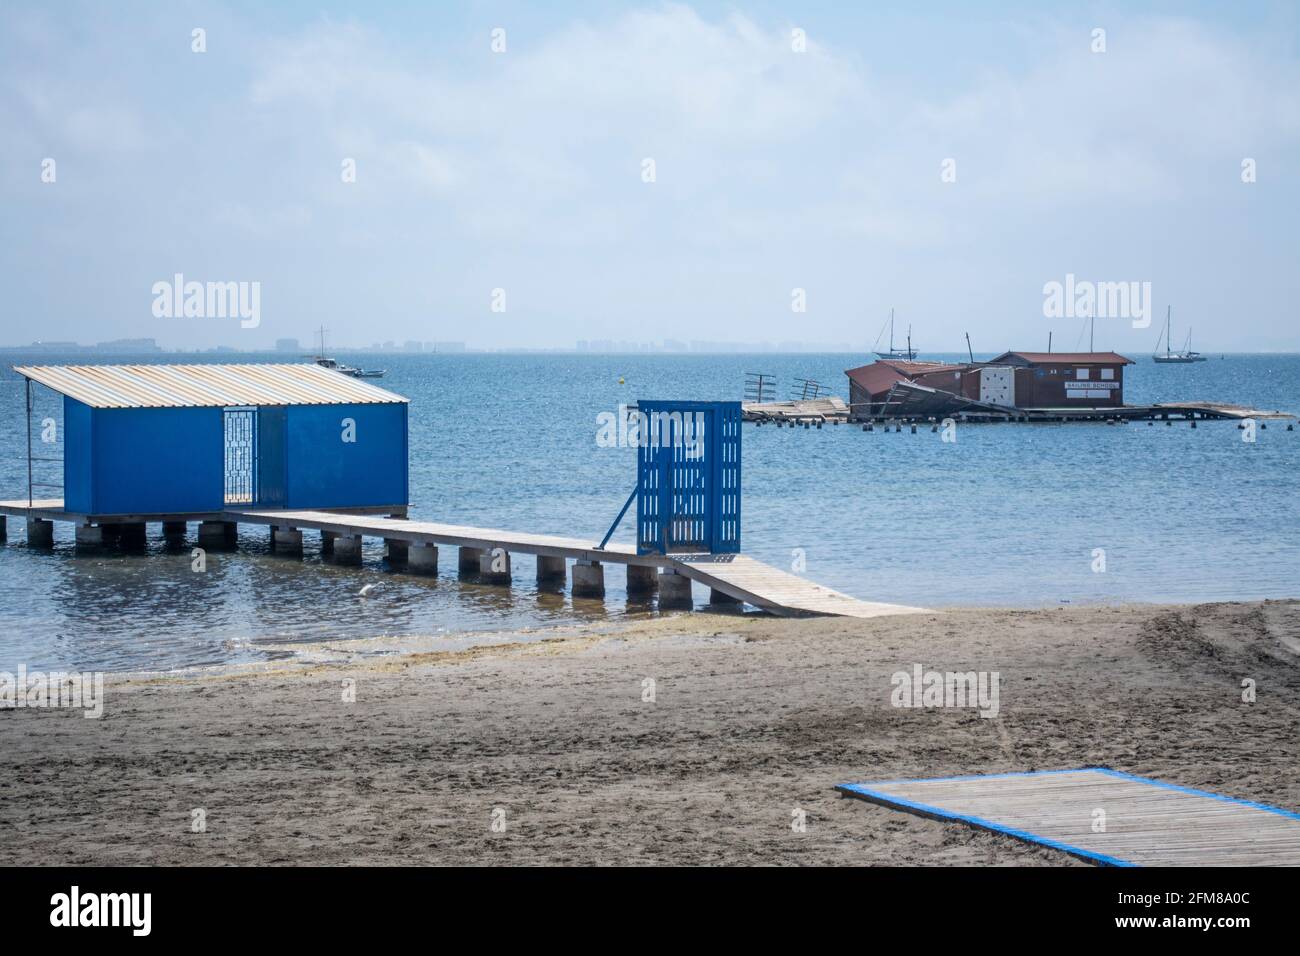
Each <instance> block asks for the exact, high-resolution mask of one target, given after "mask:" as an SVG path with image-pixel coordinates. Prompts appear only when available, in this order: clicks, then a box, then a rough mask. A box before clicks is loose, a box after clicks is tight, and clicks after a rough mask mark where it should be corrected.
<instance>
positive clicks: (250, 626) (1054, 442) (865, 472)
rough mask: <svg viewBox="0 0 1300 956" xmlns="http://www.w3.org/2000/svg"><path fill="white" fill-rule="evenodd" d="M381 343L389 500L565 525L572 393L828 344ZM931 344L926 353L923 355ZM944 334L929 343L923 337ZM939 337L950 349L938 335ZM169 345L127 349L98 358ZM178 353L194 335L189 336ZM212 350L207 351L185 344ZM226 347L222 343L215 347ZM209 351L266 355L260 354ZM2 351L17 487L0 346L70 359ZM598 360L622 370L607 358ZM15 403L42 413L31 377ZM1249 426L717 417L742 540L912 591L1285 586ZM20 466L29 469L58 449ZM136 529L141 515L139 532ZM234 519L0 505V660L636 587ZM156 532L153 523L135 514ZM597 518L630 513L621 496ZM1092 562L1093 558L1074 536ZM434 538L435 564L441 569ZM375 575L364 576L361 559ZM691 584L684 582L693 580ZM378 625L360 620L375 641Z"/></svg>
mask: <svg viewBox="0 0 1300 956" xmlns="http://www.w3.org/2000/svg"><path fill="white" fill-rule="evenodd" d="M338 357H339V358H340V359H341V360H343V361H348V362H351V363H352V364H358V365H376V364H378V365H382V366H384V367H386V368H387V369H388V375H387V377H386V378H385V379H384V381H383V382H382V383H381V384H382V385H384V386H385V387H387V388H390V389H392V390H394V391H396V392H399V393H401V394H403V395H405V396H407V397H409V398H410V399H411V400H412V404H411V416H410V430H411V496H412V501H413V508H412V516H414V517H422V518H428V519H431V520H438V521H447V522H453V523H459V524H469V525H483V526H494V527H503V528H512V529H520V530H528V531H535V532H550V533H556V534H567V535H579V536H587V537H590V538H591V540H592V541H593V542H597V541H599V540H600V538H601V537H602V536H603V535H604V533H605V530H606V528H607V527H608V525H609V523H610V521H611V520H612V519H613V518H614V516H615V515H616V514H617V512H618V509H619V508H620V507H621V506H622V504H623V502H624V500H625V499H626V497H627V495H628V493H629V492H630V491H631V489H632V486H633V483H634V462H635V459H634V453H633V451H631V450H629V449H619V448H599V447H597V445H596V430H597V424H596V416H597V415H598V414H599V413H600V412H602V411H613V410H615V409H616V408H617V407H618V405H619V404H620V403H626V402H632V401H635V400H636V399H638V398H697V399H736V398H739V397H740V395H741V391H742V388H743V382H744V377H745V374H744V373H745V372H746V371H751V370H754V371H764V372H770V373H773V374H775V375H776V376H778V378H779V381H780V388H781V390H782V393H783V394H782V397H785V396H784V392H785V391H786V390H788V388H789V386H790V383H791V380H792V379H793V378H794V377H796V376H799V377H808V378H816V379H819V380H820V381H822V382H826V383H829V384H831V385H832V386H833V387H834V389H835V390H836V392H837V393H839V394H841V395H843V394H846V392H847V388H846V385H845V379H844V376H843V370H844V369H845V368H848V367H850V366H852V365H857V364H861V363H862V362H864V361H866V359H865V358H862V357H860V356H852V355H761V356H756V355H751V356H743V355H740V356H721V355H711V356H703V355H699V356H697V355H692V356H669V355H599V356H597V355H590V356H587V355H545V356H543V355H537V356H532V355H446V356H443V355H386V356H374V355H349V354H346V353H344V354H340V355H339V356H338ZM927 357H932V356H927ZM938 357H943V356H938ZM949 358H952V359H958V358H960V356H949ZM137 360H146V361H184V362H192V361H196V358H195V357H194V356H158V355H155V356H150V357H148V358H147V359H142V358H140V357H132V356H121V357H117V356H115V357H112V358H100V359H98V361H113V362H121V361H137ZM199 360H201V359H199ZM211 360H213V361H219V360H222V359H221V358H220V357H216V356H214V357H212V358H211ZM226 360H229V359H228V358H227V359H226ZM234 360H236V361H276V360H282V359H277V357H276V356H273V355H263V356H246V355H245V356H239V357H238V358H236V359H234ZM86 361H87V359H86V357H85V356H84V355H83V356H70V355H29V354H23V355H16V354H15V355H10V356H6V357H5V361H4V371H3V373H2V374H0V441H3V448H4V449H5V454H4V456H3V460H2V461H0V497H12V498H18V497H22V496H24V494H25V489H26V465H25V461H24V457H23V447H24V443H25V438H24V419H23V405H22V388H21V380H20V379H19V378H18V377H17V376H15V375H14V374H13V372H12V371H10V370H9V365H10V364H15V363H17V364H22V363H27V362H31V363H59V362H86ZM620 378H621V379H623V384H620V381H619V380H620ZM1125 388H1126V397H1127V399H1128V401H1130V402H1132V403H1135V404H1136V403H1144V402H1154V401H1173V400H1179V399H1185V400H1193V399H1213V400H1220V401H1228V402H1237V403H1242V404H1251V405H1254V406H1256V407H1261V408H1269V409H1272V408H1280V409H1284V410H1288V411H1293V412H1294V411H1300V355H1229V356H1227V357H1226V358H1220V357H1219V356H1218V355H1215V356H1213V357H1212V358H1211V359H1210V361H1208V362H1205V363H1203V364H1200V365H1193V366H1160V365H1155V364H1153V363H1152V362H1151V361H1150V359H1149V358H1147V357H1145V356H1143V357H1142V358H1141V359H1139V362H1138V364H1137V365H1136V366H1133V367H1130V368H1129V369H1128V371H1127V375H1126V382H1125ZM36 391H37V392H38V405H37V416H38V417H44V416H46V415H49V416H51V417H54V418H56V419H61V404H60V402H59V400H58V399H57V398H56V397H55V396H53V395H52V394H51V393H48V392H46V391H45V390H44V389H37V390H36ZM1257 437H1258V440H1257V441H1256V442H1255V443H1253V444H1248V443H1245V442H1243V441H1242V440H1241V432H1240V431H1238V430H1237V428H1236V426H1235V425H1234V424H1232V423H1212V422H1202V423H1200V424H1199V426H1198V428H1196V429H1194V430H1193V429H1191V428H1190V427H1189V426H1188V425H1186V424H1181V425H1174V426H1173V427H1165V426H1163V425H1159V424H1157V425H1155V426H1153V427H1148V426H1147V425H1146V424H1145V423H1139V424H1132V425H1125V426H1106V425H1034V426H1028V425H985V426H974V425H972V426H963V427H961V428H960V429H959V431H958V436H957V441H956V442H955V443H952V444H945V443H943V442H941V441H940V440H939V436H938V435H934V434H931V433H930V432H929V431H928V430H922V431H921V432H920V433H919V434H917V435H912V434H910V433H909V432H907V431H904V432H903V433H902V434H895V433H892V432H891V433H888V434H885V433H882V432H879V431H877V432H873V433H870V434H868V433H864V432H862V431H860V430H859V429H857V428H850V427H844V426H841V427H837V428H829V427H828V428H824V429H822V430H820V431H819V430H816V429H810V430H804V429H798V430H791V429H776V428H771V427H763V428H754V427H753V426H747V427H746V430H745V434H744V521H743V529H744V530H743V536H744V548H745V551H746V552H748V553H750V554H752V555H753V556H755V557H756V558H759V559H760V560H764V561H768V562H770V563H772V564H776V565H779V566H782V567H789V566H790V565H791V562H792V560H793V555H794V554H795V551H796V549H801V550H802V553H803V555H804V556H805V561H806V568H807V569H806V574H807V575H808V576H809V577H811V578H813V579H814V580H817V581H819V582H822V583H824V584H827V585H830V586H832V587H835V588H837V589H839V590H842V591H845V592H847V593H849V594H853V595H855V596H858V597H862V598H866V599H874V600H884V601H893V602H901V603H911V604H924V605H927V606H932V607H945V606H965V605H1014V606H1042V605H1056V604H1058V603H1060V602H1067V601H1068V602H1072V603H1076V604H1077V603H1087V602H1113V601H1159V602H1164V601H1169V602H1186V601H1202V600H1221V599H1250V598H1261V597H1291V596H1295V595H1297V594H1298V593H1300V587H1297V576H1298V574H1300V534H1298V533H1297V531H1298V529H1300V496H1298V495H1297V491H1300V477H1298V469H1297V466H1298V465H1300V431H1296V432H1287V431H1286V430H1285V426H1284V425H1276V424H1275V425H1273V426H1272V427H1270V428H1268V429H1267V430H1264V431H1260V432H1258V435H1257ZM46 477H53V478H55V479H56V480H57V479H58V478H59V477H60V476H58V475H57V474H54V475H50V474H49V466H47V474H46ZM152 532H153V529H151V533H152ZM267 534H268V532H267V530H266V529H265V528H252V527H247V528H245V529H244V533H243V535H242V537H241V541H240V550H239V552H238V553H236V554H232V555H211V556H210V560H209V563H208V570H207V572H206V573H203V574H196V573H193V572H192V571H191V570H190V559H189V554H188V551H186V552H180V553H167V552H165V551H164V549H163V547H162V544H161V541H158V540H153V539H152V538H151V541H150V546H149V550H148V552H147V553H146V554H143V555H122V554H107V555H104V556H100V557H84V556H83V557H76V556H74V554H73V548H72V542H71V529H70V527H69V526H67V525H61V526H58V527H57V531H56V547H55V548H54V550H53V551H52V552H48V551H47V552H39V551H33V550H29V549H28V548H27V547H26V546H25V544H24V534H23V531H22V528H21V527H20V526H19V523H18V522H17V521H15V520H11V521H10V535H9V538H10V540H9V543H8V544H7V545H5V546H3V547H0V669H6V670H13V669H14V668H16V667H17V665H18V664H20V663H25V664H27V665H28V666H29V667H31V668H40V667H44V668H50V667H67V668H81V669H106V670H169V669H174V668H182V667H189V666H198V665H214V664H215V665H222V664H233V663H243V662H252V661H259V660H268V659H272V658H274V657H276V656H278V655H282V654H286V653H289V649H288V645H290V644H294V643H297V642H303V641H313V642H314V641H330V640H337V639H344V638H348V639H376V638H383V637H386V636H389V637H391V636H403V635H438V634H447V635H450V634H457V633H461V632H467V631H468V632H484V631H501V630H512V629H516V628H535V627H550V626H555V625H562V624H569V623H576V622H586V621H592V620H597V621H598V620H615V619H618V618H620V617H623V616H624V615H627V614H640V613H648V612H646V611H644V610H643V609H639V608H637V607H635V606H632V607H629V605H628V604H627V601H626V597H625V595H624V593H623V592H622V590H621V589H622V586H623V574H622V571H621V569H618V568H611V569H610V570H609V571H608V573H607V582H606V583H607V586H608V588H609V593H608V595H607V597H606V599H605V601H604V602H594V601H577V602H575V601H573V600H572V599H571V598H570V597H569V596H568V595H567V594H565V595H549V594H539V593H537V591H536V589H535V588H534V587H533V584H532V581H533V574H534V569H533V563H532V561H531V559H528V558H527V557H525V556H520V557H519V558H518V559H517V560H516V561H515V587H513V588H512V589H510V590H508V591H507V590H505V589H501V588H493V587H485V586H479V585H474V584H465V583H461V582H459V581H457V579H456V576H455V565H454V558H453V557H452V555H451V554H449V553H448V554H446V555H445V556H444V561H443V564H444V570H443V572H442V574H441V575H440V576H439V577H438V578H437V579H436V580H425V579H419V578H413V577H408V576H404V575H401V574H394V573H389V572H388V570H387V569H386V568H385V567H384V566H383V562H382V556H381V546H380V545H379V543H377V542H376V543H369V542H368V543H367V555H366V563H365V566H364V567H363V568H361V569H343V568H337V567H332V566H329V565H323V564H321V562H320V560H319V556H318V554H317V553H316V547H317V544H316V540H315V539H316V536H315V535H314V534H312V533H307V534H305V535H304V537H305V538H306V539H307V554H306V556H305V559H304V560H303V561H302V562H294V561H289V560H286V559H284V558H276V557H274V556H272V555H270V554H269V553H268V548H267ZM155 537H156V535H155ZM616 540H622V541H631V540H632V530H631V523H630V520H629V519H625V520H624V525H623V526H622V528H621V529H620V531H619V533H618V535H617V536H616ZM1098 548H1100V549H1104V551H1105V562H1106V570H1105V572H1104V573H1097V572H1094V570H1093V566H1094V563H1095V558H1094V551H1095V549H1098ZM447 566H450V571H448V570H447ZM367 583H375V584H377V587H376V588H374V589H373V590H372V592H371V593H370V595H369V596H368V597H366V598H361V597H359V596H358V592H359V591H360V589H361V587H362V586H363V585H364V584H367ZM697 597H698V598H702V597H703V594H702V593H700V594H697ZM382 643H383V642H382V641H375V646H381V645H382Z"/></svg>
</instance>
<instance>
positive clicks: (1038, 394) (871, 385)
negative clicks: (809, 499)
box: [844, 351, 1294, 427]
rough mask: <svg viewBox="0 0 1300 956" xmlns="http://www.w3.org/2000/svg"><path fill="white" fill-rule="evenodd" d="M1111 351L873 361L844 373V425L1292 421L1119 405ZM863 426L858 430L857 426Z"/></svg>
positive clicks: (1202, 407)
mask: <svg viewBox="0 0 1300 956" xmlns="http://www.w3.org/2000/svg"><path fill="white" fill-rule="evenodd" d="M1133 364H1135V363H1134V362H1133V360H1132V359H1130V358H1126V357H1125V356H1123V355H1120V354H1119V353H1117V352H1021V351H1011V352H1003V353H1002V354H1001V355H999V356H997V357H995V358H993V359H990V360H989V361H987V362H965V363H953V362H905V361H898V360H895V359H881V360H880V361H878V362H872V363H870V364H868V365H860V366H858V367H857V368H851V369H848V370H847V371H846V372H845V373H844V374H845V375H847V376H848V379H849V420H850V421H856V422H864V423H870V422H881V421H899V420H902V421H914V422H915V421H935V420H939V419H942V418H948V417H952V418H956V419H961V420H966V421H1056V422H1060V421H1131V420H1148V421H1149V420H1153V419H1160V420H1165V421H1168V420H1170V419H1174V418H1178V419H1191V420H1195V419H1197V418H1228V419H1245V418H1281V419H1289V418H1293V417H1294V416H1292V415H1289V414H1287V413H1285V412H1281V411H1271V412H1270V411H1263V410H1260V409H1255V408H1247V407H1245V406H1240V405H1229V404H1226V403H1220V402H1179V403H1163V404H1157V405H1126V404H1125V403H1124V370H1125V368H1126V367H1127V366H1129V365H1133ZM864 427H865V425H864Z"/></svg>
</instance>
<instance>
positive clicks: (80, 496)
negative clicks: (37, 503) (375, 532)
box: [14, 364, 408, 516]
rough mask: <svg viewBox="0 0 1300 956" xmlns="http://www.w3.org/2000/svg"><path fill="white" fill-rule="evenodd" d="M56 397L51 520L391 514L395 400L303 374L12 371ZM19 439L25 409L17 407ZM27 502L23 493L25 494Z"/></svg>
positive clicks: (330, 376) (259, 370)
mask: <svg viewBox="0 0 1300 956" xmlns="http://www.w3.org/2000/svg"><path fill="white" fill-rule="evenodd" d="M14 371H15V372H17V373H18V374H19V375H21V376H23V377H24V378H25V379H27V380H28V386H27V387H28V388H29V389H30V388H31V384H30V383H32V382H36V383H39V384H41V385H44V386H46V387H47V388H50V389H52V390H53V391H55V392H57V393H59V394H60V395H62V396H63V429H64V433H63V444H64V455H63V492H64V495H63V509H64V511H66V512H70V513H75V514H81V515H104V516H109V515H134V516H147V515H187V514H191V515H192V514H210V513H213V512H220V511H222V510H224V509H227V508H268V509H270V508H288V509H303V510H305V509H331V510H372V509H373V510H376V511H388V510H392V511H402V510H404V509H405V507H406V506H407V504H408V482H407V404H408V402H407V399H405V398H403V397H402V396H400V395H396V394H394V393H392V392H389V391H386V390H384V389H382V388H377V387H376V386H374V385H371V384H369V383H366V382H362V381H358V380H356V379H353V378H350V377H348V376H346V375H343V374H341V373H339V372H334V371H330V370H329V369H325V368H321V367H320V366H318V365H314V364H310V365H309V364H293V365H271V364H267V365H58V366H29V367H18V368H15V369H14ZM28 409H29V421H28V429H29V434H30V429H31V421H30V401H29V403H28ZM29 494H30V489H29Z"/></svg>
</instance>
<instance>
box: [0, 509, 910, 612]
mask: <svg viewBox="0 0 1300 956" xmlns="http://www.w3.org/2000/svg"><path fill="white" fill-rule="evenodd" d="M385 510H388V511H391V510H392V509H385ZM0 514H5V515H13V516H15V517H31V518H41V519H43V520H46V521H72V522H76V523H86V522H87V521H88V520H94V521H99V520H101V517H102V520H103V521H104V522H109V521H111V520H114V518H110V517H109V516H86V515H78V514H73V513H70V512H65V511H64V510H63V502H62V501H59V500H44V501H34V502H33V503H32V506H31V507H30V508H29V507H28V504H27V502H26V501H0ZM115 520H117V521H119V522H130V521H134V522H137V523H138V522H146V521H163V520H167V521H191V522H193V521H228V522H237V523H240V524H260V525H267V526H276V527H281V528H294V529H297V530H300V531H301V530H315V531H327V532H332V533H334V534H338V535H361V536H363V537H371V538H384V539H386V540H391V541H402V542H406V543H407V544H408V545H412V544H432V545H448V546H453V547H462V548H475V549H478V550H482V551H490V550H492V549H494V548H500V549H502V550H504V551H507V552H509V553H511V554H532V555H538V556H542V557H551V558H569V559H573V560H576V561H592V562H598V563H601V564H626V565H639V566H642V567H652V568H661V569H666V570H673V571H676V572H678V573H680V574H683V575H685V576H686V577H688V578H690V579H691V580H692V581H696V582H698V583H700V584H703V585H705V586H707V587H709V588H712V589H714V590H716V591H719V592H721V593H722V594H725V595H727V596H728V597H731V598H734V599H736V600H738V601H743V602H745V603H747V604H751V605H753V606H754V607H756V608H759V609H760V610H763V611H767V612H769V613H771V614H775V615H778V616H782V617H792V616H802V615H834V616H839V617H858V618H867V617H882V616H884V615H889V614H916V613H922V612H923V609H922V608H914V607H905V606H903V605H899V604H881V603H875V602H871V601H860V600H858V599H857V598H854V597H850V596H849V595H847V594H841V593H840V592H839V591H834V590H832V589H830V588H828V587H824V586H822V585H820V584H817V583H815V582H813V581H809V580H808V579H806V578H801V577H798V576H797V575H794V574H789V573H786V572H784V571H781V570H778V569H777V568H774V567H772V566H771V565H767V564H763V563H762V562H761V561H755V560H754V559H753V558H751V557H748V556H746V555H740V554H734V555H715V554H675V555H669V556H667V557H665V556H663V555H654V554H647V555H639V554H637V553H636V548H634V547H633V546H632V545H627V544H610V545H607V546H606V547H605V548H604V549H601V548H598V547H596V545H595V544H593V543H592V542H590V541H587V540H584V539H581V538H571V537H564V536H561V535H547V534H529V533H526V532H520V531H503V530H499V529H496V528H476V527H469V526H466V525H452V524H441V523H438V522H432V521H414V520H410V519H407V518H391V517H385V516H383V515H361V514H344V513H339V512H332V511H276V510H261V509H258V510H247V511H244V510H237V509H227V510H225V511H222V512H215V513H212V514H202V515H131V516H125V517H122V516H117V517H116V518H115Z"/></svg>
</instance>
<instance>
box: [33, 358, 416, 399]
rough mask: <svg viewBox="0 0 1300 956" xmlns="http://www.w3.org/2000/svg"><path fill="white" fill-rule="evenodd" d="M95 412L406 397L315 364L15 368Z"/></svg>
mask: <svg viewBox="0 0 1300 956" xmlns="http://www.w3.org/2000/svg"><path fill="white" fill-rule="evenodd" d="M14 371H15V372H17V373H18V374H19V375H22V376H24V377H26V378H29V379H31V380H32V381H33V382H40V383H41V384H42V385H45V386H48V387H49V388H52V389H54V391H56V392H59V393H60V394H62V395H67V396H68V397H69V398H73V399H76V400H77V401H79V402H81V403H83V404H85V405H89V406H90V407H91V408H198V407H214V406H216V407H222V408H224V407H226V406H230V405H340V404H357V405H380V404H390V403H395V402H405V401H407V399H405V398H403V397H402V396H401V395H397V394H394V393H393V392H389V391H385V390H384V389H382V388H377V387H375V386H374V385H370V384H368V383H366V382H363V381H359V380H358V379H355V378H352V377H351V376H348V375H344V374H343V373H342V372H334V371H331V370H330V369H327V368H321V367H320V366H319V365H315V364H310V365H308V364H295V365H34V366H15V367H14Z"/></svg>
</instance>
